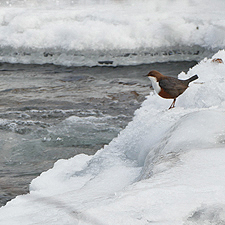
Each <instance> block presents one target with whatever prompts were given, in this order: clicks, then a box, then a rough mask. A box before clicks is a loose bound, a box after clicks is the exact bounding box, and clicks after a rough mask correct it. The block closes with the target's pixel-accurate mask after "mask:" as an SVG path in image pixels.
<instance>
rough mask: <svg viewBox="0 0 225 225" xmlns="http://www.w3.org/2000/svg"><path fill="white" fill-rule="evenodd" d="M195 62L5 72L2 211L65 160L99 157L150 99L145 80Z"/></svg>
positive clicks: (1, 90) (0, 128)
mask: <svg viewBox="0 0 225 225" xmlns="http://www.w3.org/2000/svg"><path fill="white" fill-rule="evenodd" d="M195 63H196V62H173V63H158V64H150V65H140V66H129V67H92V68H89V67H63V66H54V65H22V64H1V65H0V94H1V101H0V174H1V175H0V205H4V204H5V203H6V202H7V201H8V200H10V199H11V198H14V197H15V196H16V195H18V194H22V193H27V192H28V185H29V183H30V181H31V180H32V179H33V178H34V177H36V176H38V175H39V174H40V173H41V172H43V171H45V170H47V169H49V168H51V167H52V165H53V163H54V162H55V161H56V160H58V159H60V158H69V157H72V156H74V155H76V154H79V153H85V154H94V153H95V152H96V151H97V150H98V149H100V148H101V147H102V146H103V145H105V144H108V143H109V142H110V141H111V140H112V138H114V137H115V136H117V135H118V133H119V132H120V131H121V130H122V129H123V128H124V127H125V126H126V125H127V123H128V122H129V121H130V120H131V119H132V116H133V113H134V111H135V110H136V109H137V108H138V107H139V106H140V104H141V103H142V102H143V100H144V99H145V96H146V95H148V94H149V91H150V82H149V81H148V79H147V78H146V77H143V75H144V74H147V72H148V71H149V70H152V69H157V70H160V71H161V72H162V73H165V74H168V75H174V76H176V75H177V74H178V73H180V72H181V71H186V70H187V69H188V68H190V67H192V66H193V65H194V64H195Z"/></svg>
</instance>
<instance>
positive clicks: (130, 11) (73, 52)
mask: <svg viewBox="0 0 225 225" xmlns="http://www.w3.org/2000/svg"><path fill="white" fill-rule="evenodd" d="M3 3H4V1H1V2H0V4H1V5H2V6H1V7H0V49H1V54H0V61H4V62H11V63H16V62H19V63H55V64H61V65H78V66H82V65H88V66H93V65H100V63H99V62H104V61H109V62H112V64H113V65H130V64H141V63H150V62H156V61H171V60H181V59H185V60H196V59H197V60H199V59H202V57H204V56H208V55H209V54H211V52H214V53H215V52H217V51H218V50H219V49H223V48H224V47H225V38H224V37H225V25H224V19H225V15H224V9H225V2H224V1H223V0H215V1H210V0H183V1H173V0H161V1H157V0H154V1H145V0H130V1H128V0H125V1H113V0H111V1H110V0H108V1H94V0H92V1H65V0H57V1H51V0H48V1H37V0H36V1H35V0H31V1H22V0H17V1H15V0H14V1H12V0H11V1H6V3H7V4H3ZM215 34H216V35H215ZM103 64H104V63H103Z"/></svg>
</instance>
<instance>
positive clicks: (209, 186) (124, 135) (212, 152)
mask: <svg viewBox="0 0 225 225" xmlns="http://www.w3.org/2000/svg"><path fill="white" fill-rule="evenodd" d="M216 58H220V59H222V60H223V61H224V62H225V51H224V50H221V51H219V52H218V53H217V54H215V55H214V56H213V59H216ZM194 74H198V76H199V79H198V80H196V81H194V82H192V83H191V84H190V87H189V88H188V89H187V90H186V91H185V92H184V93H183V94H182V95H181V96H180V97H179V98H178V100H177V102H176V107H175V108H174V109H171V110H167V109H168V107H169V106H170V104H171V101H172V100H168V99H162V98H160V97H159V96H158V95H156V94H154V93H153V92H151V93H150V95H149V96H147V98H146V100H145V101H144V102H143V104H142V106H141V107H140V109H138V110H137V111H136V112H135V115H134V118H133V121H132V122H130V123H129V124H128V126H127V127H126V128H125V129H124V130H122V131H121V132H120V134H119V135H118V137H117V138H115V139H113V140H112V141H111V142H110V144H109V145H107V146H104V148H103V149H100V150H99V151H98V152H97V153H96V154H95V155H94V156H87V155H84V154H80V155H77V156H75V157H73V158H71V159H68V160H59V161H58V162H56V163H55V165H54V167H53V168H52V169H50V170H49V171H47V172H44V173H42V174H41V175H40V176H39V177H37V178H36V179H34V180H33V181H32V182H31V184H30V193H29V194H27V195H23V196H18V197H16V199H14V200H12V201H10V202H8V203H7V205H6V206H4V207H2V208H1V209H0V224H4V225H14V224H15V225H17V224H23V225H28V224H29V225H31V224H48V225H50V224H54V225H55V224H60V225H61V224H64V225H65V224H73V225H74V224H82V225H85V224H102V225H103V224H107V225H114V224H120V225H122V224H124V225H125V224H131V225H132V224H134V225H138V224H140V225H143V224H157V225H158V224H163V225H176V224H177V225H180V224H185V225H194V224H198V225H199V224H200V225H201V224H204V225H207V224H224V223H225V192H224V190H225V179H224V170H225V93H224V92H225V90H224V85H225V77H224V76H225V75H224V74H225V64H224V63H219V62H218V60H217V61H213V60H212V59H211V58H210V59H204V60H202V61H201V62H200V63H199V64H198V65H196V66H195V67H193V68H191V69H190V70H189V71H188V73H187V74H185V73H181V74H180V75H179V77H180V78H181V79H185V78H188V77H190V76H192V75H194ZM146 79H147V78H146ZM73 119H74V118H73V117H71V118H69V119H68V121H70V120H71V121H72V120H73ZM75 119H76V118H75Z"/></svg>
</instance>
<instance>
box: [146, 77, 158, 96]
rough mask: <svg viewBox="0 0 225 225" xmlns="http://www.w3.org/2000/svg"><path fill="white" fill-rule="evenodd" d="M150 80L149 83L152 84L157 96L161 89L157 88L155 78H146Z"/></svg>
mask: <svg viewBox="0 0 225 225" xmlns="http://www.w3.org/2000/svg"><path fill="white" fill-rule="evenodd" d="M148 78H149V79H150V81H151V82H152V87H153V88H154V90H155V92H156V93H157V94H159V92H160V91H161V88H160V86H159V82H157V80H156V78H155V77H151V76H149V77H148Z"/></svg>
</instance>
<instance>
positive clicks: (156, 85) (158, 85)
mask: <svg viewBox="0 0 225 225" xmlns="http://www.w3.org/2000/svg"><path fill="white" fill-rule="evenodd" d="M146 76H147V77H148V78H149V79H150V80H151V82H152V87H153V89H154V90H155V92H156V93H157V94H158V95H159V96H160V97H162V98H167V99H173V102H172V104H171V106H170V107H169V109H172V108H174V107H175V102H176V99H177V97H178V96H179V95H181V94H182V93H183V92H184V91H185V90H186V89H187V88H188V85H189V83H190V82H192V81H194V80H196V79H198V75H197V74H195V75H194V76H192V77H190V78H188V79H187V80H180V79H178V78H175V77H170V76H165V75H163V74H161V73H160V72H158V71H156V70H152V71H150V72H149V73H148V74H147V75H146Z"/></svg>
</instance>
